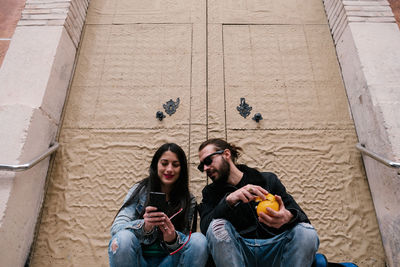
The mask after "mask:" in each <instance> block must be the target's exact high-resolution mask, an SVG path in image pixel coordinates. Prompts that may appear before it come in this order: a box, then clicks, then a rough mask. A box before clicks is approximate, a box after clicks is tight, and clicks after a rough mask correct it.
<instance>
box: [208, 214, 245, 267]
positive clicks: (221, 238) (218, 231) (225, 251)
mask: <svg viewBox="0 0 400 267" xmlns="http://www.w3.org/2000/svg"><path fill="white" fill-rule="evenodd" d="M207 241H208V247H209V249H210V253H211V255H212V257H213V259H214V262H215V265H216V266H218V267H221V266H229V267H236V266H238V267H242V266H249V265H248V264H247V263H248V262H247V260H246V258H247V255H248V254H249V253H251V251H250V250H249V249H248V248H247V246H246V245H245V243H244V242H243V239H242V237H241V236H240V235H239V233H238V232H236V230H235V228H234V227H233V225H232V224H231V223H230V222H229V221H227V220H224V219H214V220H213V221H212V222H211V223H210V226H209V227H208V230H207Z"/></svg>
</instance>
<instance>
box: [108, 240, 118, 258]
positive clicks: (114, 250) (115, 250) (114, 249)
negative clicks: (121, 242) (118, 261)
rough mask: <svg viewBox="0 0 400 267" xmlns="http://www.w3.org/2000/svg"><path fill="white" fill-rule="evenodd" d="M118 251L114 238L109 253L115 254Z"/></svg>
mask: <svg viewBox="0 0 400 267" xmlns="http://www.w3.org/2000/svg"><path fill="white" fill-rule="evenodd" d="M117 249H118V241H117V238H114V239H113V241H112V243H111V247H110V251H111V252H112V253H113V254H115V253H116V252H117Z"/></svg>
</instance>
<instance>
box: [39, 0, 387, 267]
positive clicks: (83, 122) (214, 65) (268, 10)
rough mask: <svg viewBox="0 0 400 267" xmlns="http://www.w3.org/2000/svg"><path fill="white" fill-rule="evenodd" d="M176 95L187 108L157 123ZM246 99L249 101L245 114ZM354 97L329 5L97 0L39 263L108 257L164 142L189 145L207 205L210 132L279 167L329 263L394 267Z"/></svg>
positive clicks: (97, 261) (194, 184) (249, 159)
mask: <svg viewBox="0 0 400 267" xmlns="http://www.w3.org/2000/svg"><path fill="white" fill-rule="evenodd" d="M178 97H179V98H180V104H179V107H178V109H177V112H176V113H175V114H173V115H172V116H168V115H167V116H166V118H165V119H164V120H163V121H158V120H157V119H156V118H155V114H156V112H157V111H159V110H161V111H163V108H162V105H163V104H165V103H166V102H167V101H168V100H170V99H172V100H174V101H175V100H176V99H177V98H178ZM241 97H245V98H246V102H247V103H248V104H249V105H251V106H252V112H251V115H250V116H249V117H247V118H246V119H245V118H243V117H241V116H240V115H239V113H238V112H237V110H236V107H237V106H238V105H239V104H240V98H241ZM347 103H348V102H347V98H346V93H345V89H344V86H343V82H342V79H341V73H340V68H339V65H338V61H337V57H336V54H335V48H334V43H333V40H332V38H331V34H330V32H329V27H328V23H327V19H326V15H325V12H324V6H323V3H322V2H321V1H319V0H308V1H305V2H304V1H303V2H302V3H297V2H296V1H286V2H285V3H282V2H281V1H265V2H261V1H207V2H206V1H195V0H193V1H183V0H182V1H175V2H173V3H172V2H169V1H162V0H159V1H152V2H149V3H145V2H143V1H139V0H138V1H132V0H129V1H128V0H126V1H121V0H118V1H117V0H115V1H113V0H98V1H93V2H92V3H91V5H90V6H89V11H88V15H87V20H86V26H85V31H84V35H83V39H82V44H81V48H80V52H79V58H78V60H77V66H76V71H75V75H74V78H73V82H72V85H71V89H70V94H69V99H68V102H67V105H66V109H65V116H64V121H63V126H62V129H61V134H60V139H59V142H60V144H61V148H60V151H59V152H58V153H57V157H56V160H55V165H54V169H53V171H52V173H51V175H50V177H49V190H48V194H47V195H46V200H45V204H44V209H43V217H42V220H41V224H40V229H39V232H38V238H37V242H36V244H35V249H34V253H33V258H32V262H31V263H32V266H43V265H50V266H61V265H79V266H82V265H84V266H107V264H108V263H107V262H108V260H107V245H108V240H109V238H110V236H109V227H110V225H111V223H112V219H113V216H114V215H115V212H116V211H117V209H118V207H119V206H120V205H121V201H122V199H123V197H124V196H125V194H126V192H127V190H128V189H129V187H130V186H131V185H132V184H133V183H135V182H136V181H138V180H140V179H142V178H144V177H145V176H146V174H147V168H148V164H149V162H150V159H151V156H152V154H153V153H154V151H155V149H156V148H157V147H158V146H159V145H160V144H162V143H163V142H166V141H173V142H176V143H178V144H180V145H181V146H182V147H183V148H184V149H185V151H186V152H187V155H188V157H189V162H190V176H191V182H190V187H191V190H192V192H193V193H194V194H195V195H196V196H197V197H198V201H200V200H201V189H202V188H203V186H204V185H205V184H206V177H205V176H204V175H203V174H200V173H199V172H198V171H197V170H196V165H197V164H198V158H197V148H198V145H199V144H200V143H201V142H202V141H204V140H205V139H206V138H207V137H226V138H227V139H228V141H232V142H235V143H237V144H238V145H240V146H243V148H244V150H245V151H244V154H243V156H242V157H241V159H240V161H241V162H244V163H247V164H249V165H251V166H254V167H258V168H259V169H260V170H265V171H274V172H276V173H277V174H278V175H279V177H280V178H281V179H282V180H283V182H284V183H285V185H286V186H287V189H288V190H289V191H290V192H291V193H292V194H293V195H294V196H295V198H296V199H297V200H298V201H299V203H300V205H301V206H302V207H303V208H304V209H305V210H306V212H307V214H308V215H309V216H310V218H311V220H312V222H313V224H314V225H315V227H316V228H317V230H318V232H319V235H320V238H321V248H320V252H322V253H325V254H326V255H327V256H328V258H329V259H330V260H332V261H354V262H356V263H358V264H359V265H360V266H384V252H383V248H382V242H381V238H380V234H379V230H378V224H377V221H376V217H375V212H374V208H373V203H372V199H371V195H370V192H369V188H368V183H367V180H366V177H365V173H364V169H363V165H362V161H361V157H360V154H359V153H358V152H357V151H356V149H355V147H354V144H355V143H356V142H357V136H356V133H355V128H354V123H353V120H352V117H351V115H350V112H349V107H348V104H347ZM257 112H260V113H261V114H262V116H263V117H264V119H263V120H262V121H261V122H260V123H258V124H257V123H256V122H255V121H254V120H252V119H251V117H252V116H253V115H254V114H255V113H257Z"/></svg>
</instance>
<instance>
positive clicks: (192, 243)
mask: <svg viewBox="0 0 400 267" xmlns="http://www.w3.org/2000/svg"><path fill="white" fill-rule="evenodd" d="M179 237H180V238H181V240H182V241H183V243H184V245H183V246H181V247H178V248H177V250H176V251H174V252H172V253H173V255H169V256H167V257H166V258H165V259H163V261H162V262H161V263H160V265H159V267H167V266H170V267H175V266H191V267H204V266H205V264H206V262H207V258H208V249H207V239H206V237H205V236H204V235H203V234H201V233H193V234H191V236H190V238H189V236H185V235H184V234H181V233H180V234H179ZM186 242H187V243H186Z"/></svg>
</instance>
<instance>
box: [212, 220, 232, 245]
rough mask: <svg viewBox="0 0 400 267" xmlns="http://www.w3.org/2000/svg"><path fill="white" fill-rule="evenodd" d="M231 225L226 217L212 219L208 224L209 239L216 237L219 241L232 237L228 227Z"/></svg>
mask: <svg viewBox="0 0 400 267" xmlns="http://www.w3.org/2000/svg"><path fill="white" fill-rule="evenodd" d="M229 225H230V223H229V222H228V221H227V220H224V219H214V220H212V221H211V223H210V225H209V226H208V230H207V235H206V236H207V240H210V238H215V239H216V240H218V241H222V240H229V239H231V237H230V232H229V231H228V229H227V228H228V227H229ZM227 226H228V227H227Z"/></svg>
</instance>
